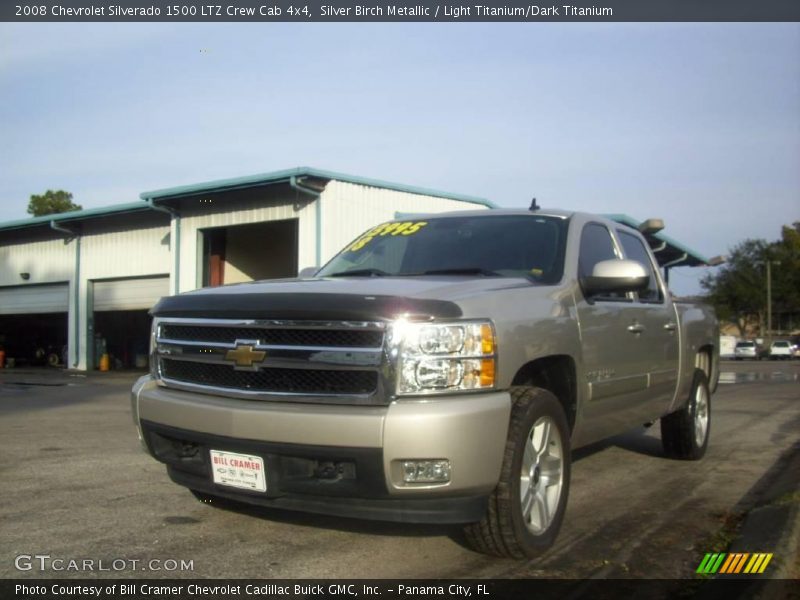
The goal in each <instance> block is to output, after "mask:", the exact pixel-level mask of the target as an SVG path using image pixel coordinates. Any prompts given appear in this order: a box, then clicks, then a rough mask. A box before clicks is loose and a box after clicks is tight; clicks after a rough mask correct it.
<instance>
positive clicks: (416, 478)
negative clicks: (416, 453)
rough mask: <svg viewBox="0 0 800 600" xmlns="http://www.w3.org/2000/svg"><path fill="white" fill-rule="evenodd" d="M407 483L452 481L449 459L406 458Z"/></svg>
mask: <svg viewBox="0 0 800 600" xmlns="http://www.w3.org/2000/svg"><path fill="white" fill-rule="evenodd" d="M403 481H404V482H405V483H447V482H448V481H450V461H449V460H404V461H403Z"/></svg>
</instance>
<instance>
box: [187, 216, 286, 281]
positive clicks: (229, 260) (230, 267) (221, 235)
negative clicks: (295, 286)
mask: <svg viewBox="0 0 800 600" xmlns="http://www.w3.org/2000/svg"><path fill="white" fill-rule="evenodd" d="M297 223H298V221H297V219H287V220H285V221H268V222H266V223H253V224H250V225H237V226H234V227H218V228H214V229H205V230H203V231H202V232H201V235H202V252H203V271H202V285H203V287H215V286H218V285H224V284H227V283H242V282H246V281H258V280H261V279H279V278H281V277H294V276H296V275H297Z"/></svg>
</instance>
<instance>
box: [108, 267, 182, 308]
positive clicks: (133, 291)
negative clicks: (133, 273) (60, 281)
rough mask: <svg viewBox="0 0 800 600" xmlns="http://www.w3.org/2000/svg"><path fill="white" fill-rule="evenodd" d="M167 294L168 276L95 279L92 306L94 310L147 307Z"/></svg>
mask: <svg viewBox="0 0 800 600" xmlns="http://www.w3.org/2000/svg"><path fill="white" fill-rule="evenodd" d="M168 295H169V277H168V276H162V277H148V278H141V279H114V280H110V281H95V282H94V299H93V308H94V310H95V312H103V311H110V310H138V309H149V308H151V307H152V306H153V305H154V304H155V303H156V302H158V300H159V298H161V297H162V296H168Z"/></svg>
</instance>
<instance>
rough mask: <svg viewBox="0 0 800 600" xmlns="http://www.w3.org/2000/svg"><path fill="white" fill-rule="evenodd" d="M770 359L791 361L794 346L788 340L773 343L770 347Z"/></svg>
mask: <svg viewBox="0 0 800 600" xmlns="http://www.w3.org/2000/svg"><path fill="white" fill-rule="evenodd" d="M769 358H770V360H778V359H785V360H789V359H790V358H792V345H791V344H790V343H789V342H787V341H786V340H778V341H775V342H772V344H770V347H769Z"/></svg>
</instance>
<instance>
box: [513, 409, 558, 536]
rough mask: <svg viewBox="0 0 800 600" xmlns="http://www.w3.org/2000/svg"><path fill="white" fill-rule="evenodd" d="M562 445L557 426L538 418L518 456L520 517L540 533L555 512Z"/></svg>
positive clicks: (551, 519) (548, 418)
mask: <svg viewBox="0 0 800 600" xmlns="http://www.w3.org/2000/svg"><path fill="white" fill-rule="evenodd" d="M563 472H564V444H563V441H562V440H561V435H560V434H559V433H558V427H557V426H556V424H555V422H554V421H553V420H552V419H551V418H550V417H548V416H543V417H540V418H539V419H538V420H537V421H536V422H535V423H534V424H533V427H531V430H530V431H529V432H528V437H527V438H526V440H525V452H524V454H523V456H522V469H521V473H520V485H519V495H520V502H521V507H522V519H523V520H524V522H525V526H526V527H527V528H528V530H529V531H530V532H531V533H533V534H535V535H538V534H541V533H543V532H545V531H546V530H547V528H548V527H550V524H551V523H552V522H553V518H554V517H555V514H556V509H557V507H558V501H559V499H560V498H561V489H562V487H563V484H564V478H563Z"/></svg>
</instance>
